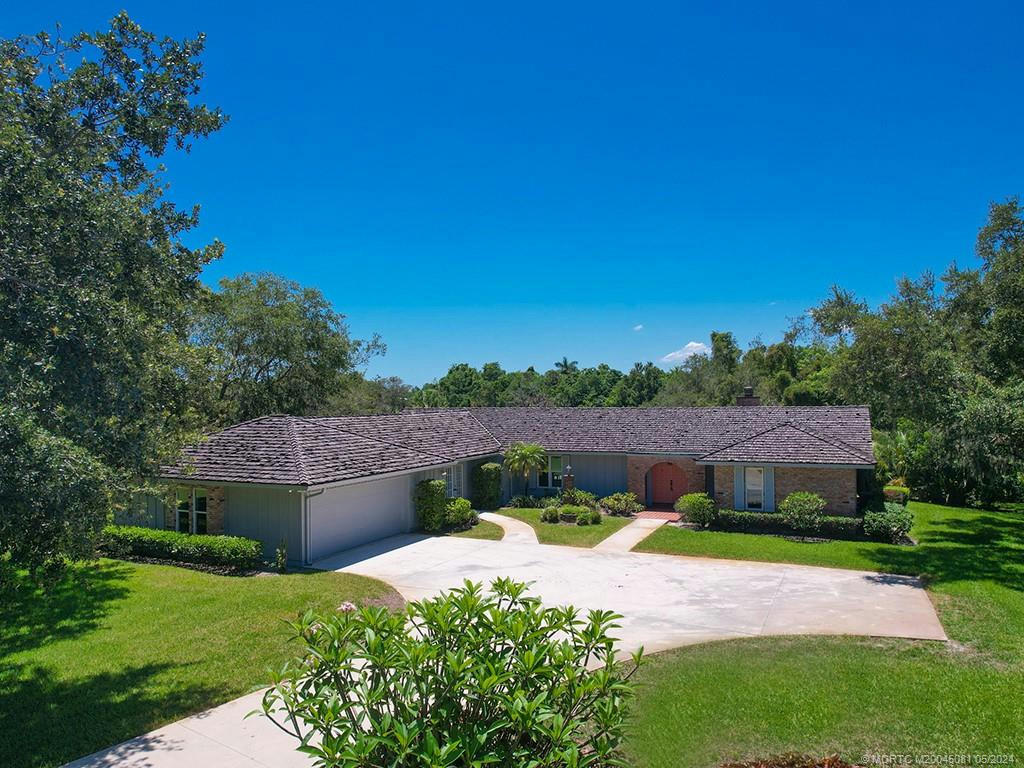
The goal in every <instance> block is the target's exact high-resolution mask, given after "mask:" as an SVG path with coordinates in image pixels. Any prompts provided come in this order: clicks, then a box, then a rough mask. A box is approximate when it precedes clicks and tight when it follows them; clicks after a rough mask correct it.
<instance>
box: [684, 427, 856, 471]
mask: <svg viewBox="0 0 1024 768" xmlns="http://www.w3.org/2000/svg"><path fill="white" fill-rule="evenodd" d="M780 427H792V428H793V429H795V430H796V431H797V432H803V433H804V434H805V435H807V436H808V437H813V438H814V439H815V440H820V441H821V442H823V443H826V444H828V445H831V446H832V447H833V448H840V449H842V450H844V451H846V452H847V453H849V454H850V455H851V456H855V457H856V458H858V459H860V460H862V461H870V459H869V458H868V457H867V456H866V455H864V454H863V453H861V452H860V451H859V450H857V449H856V448H854V447H853V446H852V445H850V444H849V443H844V442H843V441H842V440H839V439H838V438H834V437H826V436H825V435H822V434H821V433H820V432H817V431H816V430H813V429H808V428H807V427H804V426H802V425H799V424H797V423H796V422H794V421H793V420H792V419H787V420H785V421H780V422H778V423H777V424H773V425H772V426H770V427H767V428H766V429H762V430H759V431H757V432H753V433H751V434H749V435H747V436H746V437H743V438H740V439H739V440H736V441H735V442H732V443H729V444H728V445H723V446H720V447H718V448H715V450H713V451H709V452H708V453H705V454H704V455H703V456H701V457H700V459H701V460H704V459H708V458H711V457H713V456H714V455H715V454H716V453H721V452H722V451H725V450H728V449H729V448H735V447H736V446H737V445H740V444H742V443H745V442H747V441H749V440H753V439H754V438H756V437H760V436H761V435H765V434H767V433H769V432H772V431H774V430H776V429H779V428H780Z"/></svg>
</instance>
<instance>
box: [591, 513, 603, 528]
mask: <svg viewBox="0 0 1024 768" xmlns="http://www.w3.org/2000/svg"><path fill="white" fill-rule="evenodd" d="M603 522H604V515H602V514H601V510H600V509H592V510H590V524H591V525H600V524H601V523H603Z"/></svg>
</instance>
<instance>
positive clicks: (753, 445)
mask: <svg viewBox="0 0 1024 768" xmlns="http://www.w3.org/2000/svg"><path fill="white" fill-rule="evenodd" d="M780 456H784V457H785V458H784V459H780V458H779V457H780ZM701 461H702V462H705V463H708V464H717V463H722V462H766V463H772V462H784V463H787V464H825V463H828V464H869V463H871V462H872V461H873V459H872V458H869V457H868V456H867V455H864V454H863V453H861V452H860V451H858V450H857V449H856V448H853V447H851V446H849V445H847V444H845V443H843V442H842V441H840V440H837V439H835V438H828V437H823V436H821V435H817V434H815V433H814V432H812V431H811V430H810V429H808V428H806V427H804V428H802V429H801V428H800V427H798V426H796V425H795V424H793V423H791V422H790V423H786V424H779V425H778V426H775V427H769V428H768V429H766V430H764V431H762V432H758V433H757V434H756V435H752V436H750V437H747V438H744V439H742V440H738V441H737V442H735V443H733V444H732V445H727V446H725V447H724V448H719V449H718V450H716V451H712V452H711V453H707V454H705V455H704V456H701Z"/></svg>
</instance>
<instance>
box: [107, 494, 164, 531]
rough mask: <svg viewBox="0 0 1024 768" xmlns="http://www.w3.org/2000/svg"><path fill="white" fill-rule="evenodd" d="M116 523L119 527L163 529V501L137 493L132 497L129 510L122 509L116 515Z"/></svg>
mask: <svg viewBox="0 0 1024 768" xmlns="http://www.w3.org/2000/svg"><path fill="white" fill-rule="evenodd" d="M114 522H115V523H117V524H118V525H137V526H140V527H142V528H163V527H164V502H163V499H160V498H158V497H156V496H150V495H148V494H142V493H137V494H135V495H134V496H132V501H131V504H129V505H128V508H127V509H120V510H118V511H117V512H115V513H114Z"/></svg>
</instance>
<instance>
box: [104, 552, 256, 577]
mask: <svg viewBox="0 0 1024 768" xmlns="http://www.w3.org/2000/svg"><path fill="white" fill-rule="evenodd" d="M103 555H104V557H109V558H111V559H112V560H127V561H128V562H130V563H147V564H149V565H173V566H174V567H175V568H188V569H189V570H190V571H201V572H203V573H212V574H214V575H216V576H258V575H260V574H263V573H272V572H271V571H267V570H266V569H264V568H234V567H232V566H229V565H208V564H206V563H186V562H183V561H181V560H164V559H163V558H160V557H138V556H136V555H116V556H115V555H111V554H109V553H103Z"/></svg>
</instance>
